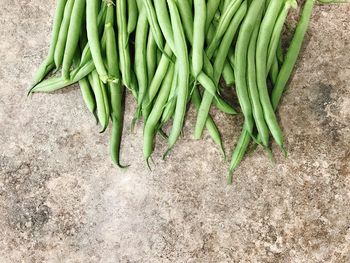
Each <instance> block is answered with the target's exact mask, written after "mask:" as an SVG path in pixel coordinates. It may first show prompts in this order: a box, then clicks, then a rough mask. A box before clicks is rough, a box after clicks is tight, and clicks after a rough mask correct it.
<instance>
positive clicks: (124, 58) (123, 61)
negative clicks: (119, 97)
mask: <svg viewBox="0 0 350 263" xmlns="http://www.w3.org/2000/svg"><path fill="white" fill-rule="evenodd" d="M116 10H117V27H118V50H119V54H120V71H121V73H122V79H123V84H124V85H125V86H126V87H127V88H129V89H131V78H132V73H131V61H130V50H129V45H128V32H127V22H126V0H118V1H116Z"/></svg>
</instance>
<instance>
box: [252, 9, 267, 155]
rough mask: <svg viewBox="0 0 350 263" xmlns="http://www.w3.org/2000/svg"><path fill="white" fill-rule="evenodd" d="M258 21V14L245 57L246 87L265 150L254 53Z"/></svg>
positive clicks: (262, 115)
mask: <svg viewBox="0 0 350 263" xmlns="http://www.w3.org/2000/svg"><path fill="white" fill-rule="evenodd" d="M260 21H261V14H259V20H258V21H257V23H256V25H255V29H254V31H253V34H252V36H251V38H250V41H249V47H248V55H247V84H248V85H247V86H248V94H249V97H250V101H251V105H252V110H253V117H254V120H255V125H256V127H257V130H258V133H259V136H260V138H261V140H262V143H263V145H264V146H265V147H266V148H267V147H268V146H269V129H268V127H267V125H266V122H265V119H264V114H263V109H262V106H261V102H260V97H259V91H258V87H257V83H256V69H255V52H256V43H257V39H258V33H259V25H260Z"/></svg>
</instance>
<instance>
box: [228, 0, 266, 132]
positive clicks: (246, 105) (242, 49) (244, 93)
mask: <svg viewBox="0 0 350 263" xmlns="http://www.w3.org/2000/svg"><path fill="white" fill-rule="evenodd" d="M264 4H265V0H253V2H252V3H251V5H250V7H249V10H248V13H247V15H246V17H245V19H244V21H243V23H242V26H241V29H240V31H239V34H238V39H237V43H236V50H235V65H234V66H235V67H234V72H235V79H236V92H237V97H238V100H239V103H240V105H241V108H242V112H243V115H244V118H245V125H246V127H247V128H248V132H249V134H252V132H253V128H254V120H253V115H252V114H253V113H252V106H251V103H250V100H249V95H248V88H247V79H246V74H247V53H248V45H249V40H250V38H251V35H252V33H253V30H254V25H255V24H256V21H257V19H258V16H259V14H260V13H261V12H262V10H263V8H264Z"/></svg>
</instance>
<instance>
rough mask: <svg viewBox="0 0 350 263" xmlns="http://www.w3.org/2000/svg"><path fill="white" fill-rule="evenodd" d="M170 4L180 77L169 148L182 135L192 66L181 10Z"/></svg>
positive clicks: (173, 2) (169, 2)
mask: <svg viewBox="0 0 350 263" xmlns="http://www.w3.org/2000/svg"><path fill="white" fill-rule="evenodd" d="M168 6H169V11H170V17H171V23H172V27H173V32H174V39H176V42H175V50H176V58H177V60H178V63H179V71H178V74H179V75H178V76H179V79H178V91H177V100H176V109H175V113H174V121H173V127H172V129H171V132H170V135H169V139H168V148H169V149H171V148H172V147H173V146H174V144H175V143H176V141H177V139H178V137H179V136H180V133H181V130H182V127H183V122H184V118H185V114H186V104H187V94H188V83H189V75H190V72H189V71H190V70H189V68H190V66H189V62H188V61H189V59H188V50H187V44H186V39H185V33H184V31H183V27H182V23H181V18H180V15H179V10H178V8H177V6H176V3H175V1H174V0H169V1H168Z"/></svg>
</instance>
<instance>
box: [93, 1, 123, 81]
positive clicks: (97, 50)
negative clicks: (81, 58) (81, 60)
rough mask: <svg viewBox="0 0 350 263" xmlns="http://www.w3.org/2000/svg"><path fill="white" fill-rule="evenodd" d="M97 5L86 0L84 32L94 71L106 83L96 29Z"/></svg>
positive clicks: (106, 75)
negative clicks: (85, 32)
mask: <svg viewBox="0 0 350 263" xmlns="http://www.w3.org/2000/svg"><path fill="white" fill-rule="evenodd" d="M118 2H120V1H118ZM97 3H98V1H96V0H86V31H87V36H88V41H89V46H90V50H91V55H92V59H93V61H94V63H95V67H96V71H97V73H98V75H99V77H100V79H101V80H102V82H103V83H106V82H107V80H108V73H107V70H106V67H105V65H104V62H103V59H102V54H101V46H100V41H99V34H98V27H97V9H98V6H97Z"/></svg>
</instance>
